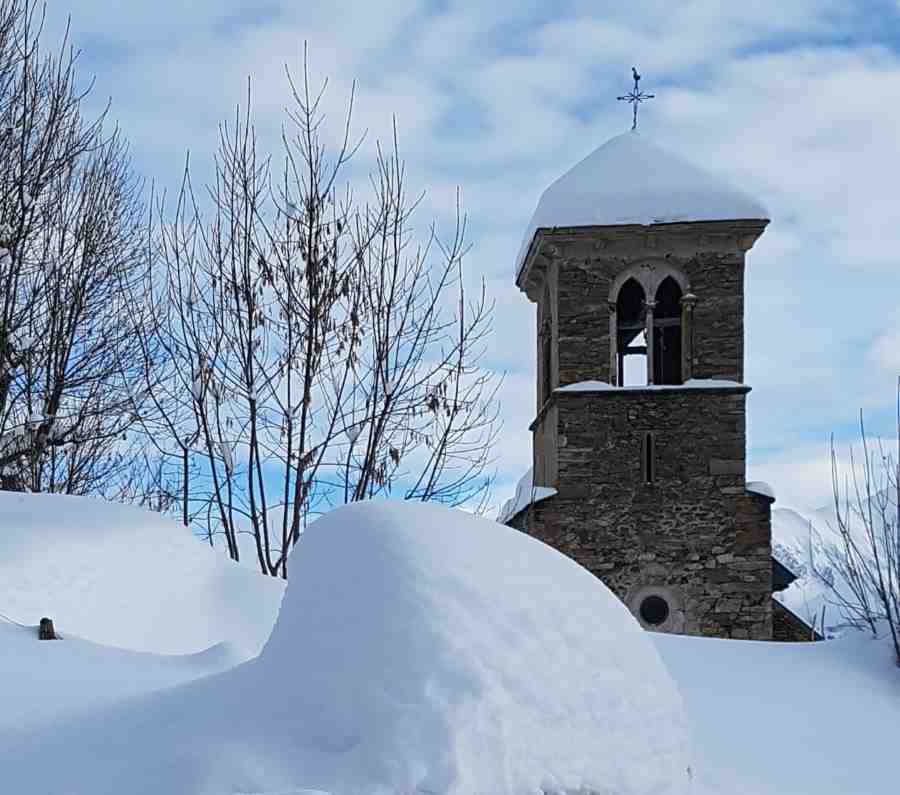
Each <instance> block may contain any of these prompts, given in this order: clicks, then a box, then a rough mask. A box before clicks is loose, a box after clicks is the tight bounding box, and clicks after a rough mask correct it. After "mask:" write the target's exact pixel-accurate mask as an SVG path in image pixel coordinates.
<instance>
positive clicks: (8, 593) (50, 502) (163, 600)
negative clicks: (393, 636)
mask: <svg viewBox="0 0 900 795" xmlns="http://www.w3.org/2000/svg"><path fill="white" fill-rule="evenodd" d="M282 592H283V584H282V583H280V582H278V581H275V580H272V579H271V578H264V577H262V575H260V574H258V573H257V572H254V571H253V570H252V569H250V568H248V567H243V566H238V565H236V564H234V563H232V562H231V561H229V560H227V559H226V558H225V557H224V556H223V555H222V553H221V552H220V551H217V550H213V549H211V548H210V547H209V546H208V545H207V544H204V543H203V542H201V541H199V540H198V539H197V538H195V537H194V536H193V535H192V534H191V532H190V531H189V530H187V529H186V528H184V527H183V526H181V525H180V524H177V523H176V522H174V521H172V520H171V519H169V518H166V517H164V516H162V515H160V514H157V513H152V512H150V511H146V510H143V509H141V508H136V507H133V506H128V505H118V504H115V503H107V502H103V501H100V500H94V499H88V498H85V497H66V496H60V495H55V494H19V493H12V492H0V613H3V614H5V615H7V616H9V617H10V618H12V619H14V620H16V621H19V622H21V623H22V624H28V625H33V624H37V623H38V621H39V620H40V619H41V617H43V616H50V617H51V618H52V619H53V621H54V624H55V626H56V629H57V630H58V631H59V632H60V633H61V634H62V635H64V636H68V635H77V636H80V637H83V638H88V639H90V640H92V641H94V642H96V643H101V644H104V645H109V646H119V647H122V648H127V649H132V650H135V651H143V652H155V653H160V654H186V653H192V652H198V651H201V650H202V649H205V648H207V647H209V646H212V645H214V644H217V643H219V642H222V641H227V642H229V643H231V644H233V646H234V647H235V648H236V650H237V652H238V653H239V654H241V655H242V656H243V657H245V658H246V657H251V656H254V655H256V654H258V653H259V651H260V649H261V648H262V646H263V644H264V643H265V641H266V639H267V638H268V636H269V632H270V630H271V627H272V622H273V620H274V617H275V615H276V614H277V612H278V605H279V603H280V601H281V596H282Z"/></svg>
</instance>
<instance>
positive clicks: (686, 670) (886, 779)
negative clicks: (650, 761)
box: [653, 633, 900, 795]
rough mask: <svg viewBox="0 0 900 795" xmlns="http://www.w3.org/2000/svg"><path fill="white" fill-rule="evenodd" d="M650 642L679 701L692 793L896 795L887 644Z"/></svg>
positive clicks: (896, 676) (899, 705)
mask: <svg viewBox="0 0 900 795" xmlns="http://www.w3.org/2000/svg"><path fill="white" fill-rule="evenodd" d="M653 639H654V642H655V643H656V647H657V649H659V652H660V654H661V655H662V658H663V660H664V661H665V663H666V666H667V667H668V669H669V671H670V672H671V674H672V677H673V678H674V679H675V682H676V683H677V685H678V688H679V690H680V691H681V693H682V694H683V696H684V699H685V704H686V709H687V713H688V716H689V719H690V724H691V728H692V733H693V737H694V745H695V748H696V749H697V758H696V763H695V766H694V768H693V770H694V774H695V778H694V788H693V790H692V795H886V793H889V792H895V791H896V789H897V751H896V749H897V738H898V727H900V697H898V693H900V670H898V669H897V668H896V666H894V664H893V653H892V649H891V647H890V644H889V643H888V642H885V641H874V640H872V639H870V638H869V637H867V636H865V635H860V634H856V633H854V634H853V635H851V636H848V637H846V638H842V639H840V640H832V641H826V642H825V643H761V642H759V641H739V640H715V639H711V638H689V637H678V636H674V635H664V634H654V635H653Z"/></svg>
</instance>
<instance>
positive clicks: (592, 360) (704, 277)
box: [525, 221, 762, 385]
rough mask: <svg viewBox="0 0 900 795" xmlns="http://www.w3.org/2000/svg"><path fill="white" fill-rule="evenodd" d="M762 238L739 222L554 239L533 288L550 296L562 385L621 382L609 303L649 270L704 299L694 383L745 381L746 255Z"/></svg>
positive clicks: (539, 296)
mask: <svg viewBox="0 0 900 795" xmlns="http://www.w3.org/2000/svg"><path fill="white" fill-rule="evenodd" d="M761 231H762V227H761V226H760V225H759V224H748V223H747V222H738V221H735V222H730V221H719V222H705V223H694V224H666V225H660V226H654V227H639V228H635V227H597V228H584V229H580V230H571V232H569V231H567V230H556V231H554V233H553V235H552V238H548V240H549V239H552V244H550V243H548V244H547V245H544V246H543V247H541V256H540V257H539V258H538V260H537V262H536V264H535V265H534V266H533V267H532V269H531V270H530V271H529V276H528V279H527V284H526V285H525V289H527V291H528V294H529V296H530V297H531V298H532V300H534V301H536V302H537V303H542V302H543V300H544V297H545V295H546V293H547V288H548V287H549V288H550V295H551V302H552V304H553V307H552V310H553V312H552V314H553V325H554V329H555V332H556V333H555V340H554V356H555V359H554V369H555V370H556V373H555V376H556V377H555V378H554V379H553V380H554V382H555V383H556V384H560V385H566V384H571V383H576V382H579V381H588V380H601V381H607V382H611V381H612V380H613V379H612V373H611V365H610V360H611V355H610V354H611V340H610V311H609V302H610V300H611V298H613V297H614V295H613V293H614V288H615V287H616V285H617V278H621V277H622V275H623V274H624V273H625V272H626V271H634V270H635V269H641V268H650V269H654V268H656V269H659V270H660V272H663V271H665V270H666V269H673V270H677V271H678V272H680V273H681V274H683V275H684V277H685V278H686V280H687V283H688V285H687V286H688V289H689V290H690V292H692V293H693V294H694V295H696V296H697V303H696V306H695V309H694V334H693V342H694V351H693V363H694V372H693V377H694V378H722V379H728V380H734V381H742V380H743V375H744V366H743V359H744V261H745V253H746V250H747V248H749V247H750V246H751V245H752V241H753V240H755V239H756V236H758V234H759V233H760V232H761ZM653 297H654V296H648V298H649V299H652V298H653ZM540 314H541V316H543V315H544V310H543V308H542V310H541V312H540ZM539 322H540V321H539Z"/></svg>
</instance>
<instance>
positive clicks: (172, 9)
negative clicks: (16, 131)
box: [48, 0, 900, 508]
mask: <svg viewBox="0 0 900 795" xmlns="http://www.w3.org/2000/svg"><path fill="white" fill-rule="evenodd" d="M67 13H71V15H72V31H73V41H74V43H75V44H76V46H78V47H80V48H82V49H83V56H82V70H83V73H84V74H86V75H95V76H96V83H95V89H94V95H93V100H92V101H94V102H95V103H96V104H97V105H98V106H99V105H101V104H102V103H103V102H104V101H105V100H106V98H108V97H110V98H111V99H112V103H113V105H112V117H113V118H114V119H115V120H117V121H118V122H119V124H120V125H121V126H122V128H123V129H124V131H125V133H126V135H127V136H128V137H129V139H130V140H131V141H132V144H133V153H134V158H135V163H136V165H137V166H138V168H139V170H140V171H141V172H142V173H143V174H144V175H145V176H146V177H147V178H148V179H153V180H156V181H157V183H159V184H162V185H172V184H174V183H175V182H176V181H177V180H178V178H179V177H180V173H181V169H182V167H183V162H184V155H185V152H186V150H188V149H190V150H191V152H192V160H193V162H194V163H195V164H196V166H197V168H198V170H199V171H200V172H201V176H202V172H203V170H204V169H205V168H208V163H209V153H211V152H212V150H213V148H214V147H215V143H216V137H217V124H218V122H219V121H220V120H222V119H224V118H227V117H228V116H229V115H230V114H231V113H232V112H233V108H234V106H235V105H236V104H237V103H238V102H240V101H241V100H242V98H243V95H244V93H245V91H246V79H247V77H248V76H251V77H252V80H253V85H254V105H255V110H256V122H257V126H258V129H259V131H260V133H261V136H262V137H263V139H264V140H273V139H274V137H275V136H276V135H277V134H278V130H279V125H280V123H281V108H282V107H283V105H284V104H285V103H286V102H287V100H288V94H287V84H286V81H285V78H284V65H285V64H286V63H287V64H290V65H292V66H293V67H298V66H299V64H300V57H301V53H302V46H303V41H304V40H308V41H309V46H310V54H311V64H312V69H313V73H314V74H316V75H318V76H320V77H324V76H328V78H329V80H330V90H329V94H328V106H329V108H330V109H331V116H330V118H331V119H333V120H334V121H337V120H338V119H339V117H340V110H341V107H342V104H343V102H344V101H345V99H346V96H347V92H348V90H349V86H350V84H351V81H352V80H353V79H354V78H356V79H358V81H359V88H358V94H359V101H358V104H357V115H356V122H357V125H356V126H357V129H358V130H359V131H362V130H367V131H368V134H367V138H366V145H365V146H364V148H363V150H362V152H361V154H360V158H359V162H358V167H359V169H360V170H362V169H364V168H365V167H366V165H367V161H368V158H370V157H371V153H372V149H373V146H374V142H375V141H376V140H377V139H378V138H382V139H384V138H386V137H388V135H389V134H390V124H391V116H392V114H396V116H397V119H398V123H399V130H400V135H401V145H402V148H403V150H404V152H405V156H406V159H407V163H408V171H409V174H410V177H411V178H412V180H413V181H414V183H415V185H416V186H418V187H420V188H423V189H427V191H428V194H427V198H426V205H425V207H424V208H423V209H424V210H425V211H426V212H425V213H423V219H424V218H425V217H427V216H429V215H430V216H432V217H437V218H438V219H439V220H448V219H449V218H450V216H451V215H452V212H453V207H454V197H455V191H456V187H457V185H458V186H460V187H461V189H462V193H463V200H464V203H465V206H466V209H467V211H468V213H469V216H470V231H471V242H472V243H473V244H474V248H473V251H472V253H471V254H470V256H469V258H468V263H467V267H468V269H469V272H470V274H472V275H473V276H477V277H479V278H480V277H482V276H483V277H484V278H485V279H486V281H487V284H488V289H489V291H490V292H491V294H492V296H493V297H494V298H495V299H496V300H497V304H498V309H497V318H496V337H495V340H494V343H493V345H492V351H493V356H492V364H493V366H495V367H496V368H498V369H501V370H503V371H505V372H506V373H507V380H506V386H505V389H504V394H503V414H504V418H505V430H504V433H503V436H502V441H501V446H500V448H499V450H498V453H499V460H498V465H499V467H500V475H501V479H500V486H499V489H498V492H497V495H496V497H497V500H498V501H502V500H503V499H505V497H506V496H508V492H509V491H511V490H512V488H513V484H514V482H515V480H516V479H517V478H518V476H519V475H520V474H521V472H522V471H524V469H526V468H527V467H528V465H529V462H530V438H529V434H528V432H527V426H528V423H529V422H530V420H531V419H532V418H533V414H534V397H533V395H534V388H533V379H534V372H533V370H534V366H533V360H534V347H533V343H532V339H533V327H534V319H533V307H532V305H531V304H529V303H528V301H527V300H526V299H525V298H524V296H522V295H521V294H519V293H518V292H517V291H516V289H515V286H514V284H513V279H512V274H511V271H512V268H513V260H514V258H515V255H516V252H517V250H518V246H519V244H520V242H521V236H522V234H523V232H524V230H525V227H526V225H527V223H528V220H529V217H530V215H531V212H532V210H533V208H534V205H535V203H536V202H537V199H538V196H539V195H540V193H541V192H542V191H543V189H544V188H545V187H546V186H547V185H548V184H549V183H550V182H551V181H552V180H553V179H555V178H556V177H557V176H559V175H560V174H561V173H563V172H564V171H565V170H567V169H568V168H569V167H570V166H571V165H572V164H574V163H575V162H577V161H578V160H580V159H581V158H582V157H584V156H585V155H586V154H588V153H589V152H590V151H591V150H592V149H593V148H595V147H596V146H599V145H600V144H602V143H603V142H604V141H605V140H607V139H608V138H609V137H611V136H612V135H615V134H617V133H619V132H621V131H623V130H625V129H627V128H628V127H629V126H630V121H631V119H630V114H629V109H628V108H627V107H624V106H623V104H622V103H617V102H616V100H615V97H616V95H617V94H621V93H624V92H625V91H626V90H628V89H629V88H630V68H631V66H632V64H633V63H634V64H637V65H638V66H639V68H640V70H641V72H642V73H643V74H644V81H643V83H644V88H645V89H646V90H648V91H652V92H654V93H656V95H657V99H656V100H655V101H654V102H652V103H649V104H647V105H645V106H644V108H643V110H642V113H641V130H642V131H643V134H644V135H646V136H648V137H650V138H652V139H653V140H654V141H656V142H657V143H659V144H661V145H663V146H665V147H667V148H669V149H671V150H673V151H676V152H678V153H680V154H682V155H684V156H685V157H687V158H689V159H691V160H692V161H694V162H696V163H698V164H701V165H703V166H705V167H706V168H707V169H709V170H711V171H713V172H714V173H717V174H719V175H721V176H723V177H725V178H727V179H728V180H730V181H731V182H732V183H733V184H735V185H737V186H739V187H741V188H743V189H745V190H746V191H748V192H750V193H751V194H753V195H754V196H756V197H757V198H758V199H759V200H760V201H762V202H763V204H765V205H766V206H767V207H768V208H769V210H770V212H771V215H772V219H773V220H772V224H771V225H770V227H769V229H768V230H767V232H766V233H765V235H764V236H763V238H762V239H761V240H760V242H759V243H758V244H757V245H756V247H755V248H754V249H753V251H752V252H751V253H750V258H749V264H748V269H747V357H748V358H747V381H748V383H750V384H751V386H753V387H754V391H753V393H752V394H751V397H750V401H749V417H750V420H749V445H750V456H749V473H748V475H749V477H751V478H752V479H763V480H768V481H770V482H771V483H772V484H773V485H774V486H775V489H776V491H777V492H778V495H779V502H780V503H781V504H788V505H792V506H795V507H800V508H809V507H815V506H817V505H819V504H821V503H823V502H825V501H827V499H828V496H829V492H830V475H829V464H828V449H827V439H828V435H829V434H830V433H831V432H834V433H835V434H836V435H837V436H838V438H839V440H841V441H850V440H852V439H853V438H854V435H855V430H854V428H855V425H854V424H855V418H856V416H857V412H858V411H859V409H860V408H862V409H864V410H865V412H866V415H867V417H868V420H869V425H870V428H871V429H872V430H873V432H881V433H889V432H890V431H891V421H892V418H893V412H894V384H895V383H896V378H897V375H898V373H900V307H898V299H900V191H898V186H900V107H898V101H897V100H898V98H900V2H896V0H890V1H889V0H872V1H871V2H856V3H854V2H847V1H846V0H840V1H834V0H781V1H780V2H774V0H756V2H753V3H736V2H731V1H727V2H726V0H721V1H720V2H715V1H714V0H696V1H695V2H681V3H677V4H675V3H671V2H663V0H646V1H645V2H631V3H627V4H625V3H618V2H617V3H603V2H597V1H596V0H593V2H560V3H546V2H532V1H531V0H526V2H518V3H516V4H514V5H513V4H503V3H493V4H492V3H484V2H419V1H418V0H399V1H398V2H392V3H383V4H376V3H373V2H362V1H361V0H359V1H357V0H354V1H353V2H346V3H341V2H328V3H324V2H318V3H317V2H314V0H309V1H308V2H305V3H299V2H296V0H294V1H293V2H284V1H282V0H263V1H262V2H249V0H244V2H238V1H237V0H217V1H213V0H194V2H192V3H190V4H183V3H175V2H171V0H155V2H149V1H148V0H127V2H113V0H53V2H52V4H51V7H50V9H49V14H50V19H49V21H48V35H58V34H59V32H60V31H61V30H62V26H63V24H64V21H65V16H66V14H67Z"/></svg>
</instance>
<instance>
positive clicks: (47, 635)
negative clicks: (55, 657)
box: [38, 618, 58, 640]
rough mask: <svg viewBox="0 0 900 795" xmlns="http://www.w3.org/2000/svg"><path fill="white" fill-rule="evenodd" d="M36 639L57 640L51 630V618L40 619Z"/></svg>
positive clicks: (53, 631)
mask: <svg viewBox="0 0 900 795" xmlns="http://www.w3.org/2000/svg"><path fill="white" fill-rule="evenodd" d="M38 638H39V639H40V640H58V638H57V637H56V632H55V630H54V629H53V619H52V618H42V619H41V625H40V627H39V628H38Z"/></svg>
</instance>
